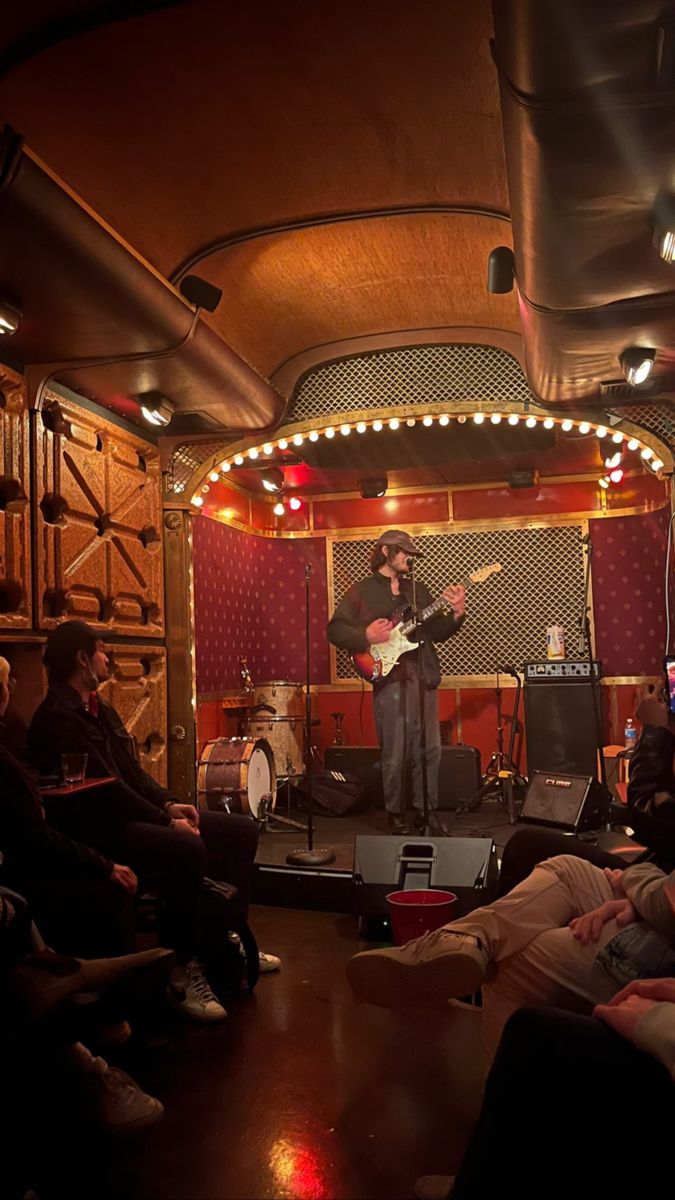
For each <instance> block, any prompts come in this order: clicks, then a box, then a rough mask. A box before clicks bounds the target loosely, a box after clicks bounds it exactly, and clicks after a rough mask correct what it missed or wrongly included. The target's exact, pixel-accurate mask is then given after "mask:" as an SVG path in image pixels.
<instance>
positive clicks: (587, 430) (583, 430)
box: [579, 421, 591, 433]
mask: <svg viewBox="0 0 675 1200" xmlns="http://www.w3.org/2000/svg"><path fill="white" fill-rule="evenodd" d="M590 432H591V427H590V425H589V423H588V421H582V422H581V424H580V426H579V433H590Z"/></svg>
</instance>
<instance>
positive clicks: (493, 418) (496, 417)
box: [490, 413, 502, 425]
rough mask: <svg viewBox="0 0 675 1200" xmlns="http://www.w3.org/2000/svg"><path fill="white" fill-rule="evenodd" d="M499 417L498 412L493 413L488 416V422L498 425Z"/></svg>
mask: <svg viewBox="0 0 675 1200" xmlns="http://www.w3.org/2000/svg"><path fill="white" fill-rule="evenodd" d="M501 419H502V418H501V414H500V413H493V414H492V416H491V417H490V422H491V424H492V425H499V424H500V423H501Z"/></svg>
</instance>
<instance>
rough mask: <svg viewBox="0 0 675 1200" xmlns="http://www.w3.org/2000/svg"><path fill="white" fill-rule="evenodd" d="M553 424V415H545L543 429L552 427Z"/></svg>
mask: <svg viewBox="0 0 675 1200" xmlns="http://www.w3.org/2000/svg"><path fill="white" fill-rule="evenodd" d="M554 425H555V421H554V420H553V417H547V418H546V420H545V421H544V429H553V426H554Z"/></svg>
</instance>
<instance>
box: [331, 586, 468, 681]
mask: <svg viewBox="0 0 675 1200" xmlns="http://www.w3.org/2000/svg"><path fill="white" fill-rule="evenodd" d="M411 600H412V584H411V581H410V580H409V579H405V578H403V579H401V593H400V595H398V596H395V595H394V593H393V592H392V590H391V584H390V581H389V577H388V576H387V575H383V574H382V572H381V571H374V572H373V574H372V575H370V576H369V577H368V579H362V580H361V582H360V583H355V584H354V586H353V587H350V589H349V591H348V592H347V594H346V596H344V597H343V598H342V600H341V601H340V603H339V604H338V606H337V608H336V609H335V612H334V613H333V616H332V617H331V620H330V621H329V622H328V640H329V641H330V642H332V643H333V645H334V646H338V647H339V648H340V649H342V650H348V651H349V653H350V654H359V653H361V652H363V651H364V650H367V649H368V641H367V639H366V632H365V631H366V626H367V625H369V624H370V622H371V621H375V620H376V619H377V618H378V617H390V616H391V614H392V613H393V612H394V611H395V610H396V609H397V608H400V607H401V605H405V604H408V605H409V604H410V603H411ZM431 600H432V596H431V592H430V591H429V589H428V587H426V586H425V584H423V583H420V581H419V580H418V581H417V607H418V609H419V610H420V611H421V610H422V609H423V608H426V607H427V606H428V605H429V604H431ZM463 621H464V617H456V616H455V615H454V613H450V614H448V615H445V614H437V615H436V616H434V617H432V618H431V619H430V620H429V621H425V622H424V637H425V642H424V645H423V647H422V674H423V677H424V682H425V684H426V686H427V687H428V688H437V687H438V685H439V683H440V682H441V668H440V663H439V661H438V655H437V653H436V649H435V646H434V644H433V643H434V642H446V641H447V640H448V638H450V637H452V635H453V634H454V633H456V632H457V630H458V629H459V628H460V626H461V625H462V623H463ZM416 640H417V639H416V635H415V634H414V633H412V634H410V641H416ZM416 659H417V655H416V654H404V656H403V658H402V659H401V660H400V661H399V662H398V663H397V665H396V666H395V667H394V669H393V671H391V672H390V674H389V675H387V676H386V678H385V679H383V680H381V681H380V682H379V683H376V684H375V685H374V686H375V688H381V687H386V685H387V683H388V682H389V681H390V680H393V681H397V680H401V679H405V678H409V677H410V675H411V674H412V673H414V672H415V670H416Z"/></svg>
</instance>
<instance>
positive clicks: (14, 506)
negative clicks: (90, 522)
mask: <svg viewBox="0 0 675 1200" xmlns="http://www.w3.org/2000/svg"><path fill="white" fill-rule="evenodd" d="M29 442H30V439H29V421H28V406H27V403H26V394H25V388H24V386H23V383H22V381H21V380H20V379H19V377H18V376H16V375H14V374H13V373H12V372H11V371H9V370H7V368H5V367H2V366H0V629H26V628H28V627H29V626H30V625H31V624H32V601H31V553H30V541H31V526H30V502H29V494H30V465H29V457H28V455H29Z"/></svg>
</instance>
